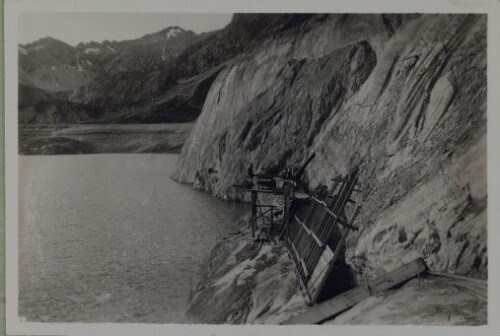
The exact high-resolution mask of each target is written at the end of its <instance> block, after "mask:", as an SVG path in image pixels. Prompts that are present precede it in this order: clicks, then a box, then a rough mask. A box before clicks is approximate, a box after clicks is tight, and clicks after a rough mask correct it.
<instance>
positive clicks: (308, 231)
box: [294, 215, 324, 247]
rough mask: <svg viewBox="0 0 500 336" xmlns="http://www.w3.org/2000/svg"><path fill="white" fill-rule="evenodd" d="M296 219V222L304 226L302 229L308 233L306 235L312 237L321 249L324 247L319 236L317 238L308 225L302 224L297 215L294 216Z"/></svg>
mask: <svg viewBox="0 0 500 336" xmlns="http://www.w3.org/2000/svg"><path fill="white" fill-rule="evenodd" d="M294 217H295V220H296V221H297V222H298V223H299V224H300V225H301V226H302V228H303V229H304V231H306V233H307V234H308V235H309V236H311V237H312V238H313V239H314V241H315V242H316V244H317V245H318V246H319V247H323V245H324V244H323V242H322V241H321V240H320V239H319V238H318V236H316V234H315V233H314V232H313V231H311V230H310V229H309V228H308V227H307V225H305V224H304V222H302V221H301V220H300V219H299V217H297V215H295V216H294Z"/></svg>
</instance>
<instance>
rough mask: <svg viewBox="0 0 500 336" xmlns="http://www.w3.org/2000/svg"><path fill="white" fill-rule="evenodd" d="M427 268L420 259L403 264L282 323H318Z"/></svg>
mask: <svg viewBox="0 0 500 336" xmlns="http://www.w3.org/2000/svg"><path fill="white" fill-rule="evenodd" d="M426 270H427V265H426V264H425V262H424V261H423V260H422V259H421V258H418V259H415V260H414V261H412V262H410V263H408V264H406V265H403V266H401V267H399V268H397V269H395V270H394V271H392V272H389V273H386V274H384V275H382V276H380V277H378V278H376V279H373V280H371V281H370V282H369V284H367V285H361V286H358V287H356V288H354V289H351V290H349V291H347V292H344V293H342V294H340V295H337V296H335V297H334V298H332V299H330V300H328V301H325V302H323V303H320V304H318V305H316V306H313V307H311V308H310V309H308V310H306V311H305V312H303V313H302V314H300V315H298V316H295V317H292V318H290V319H288V320H286V321H285V322H283V323H282V324H319V323H322V322H325V321H327V320H329V319H331V318H332V317H334V316H336V315H338V314H340V313H342V312H343V311H345V310H347V309H349V308H351V307H352V306H354V305H356V304H358V303H360V302H361V301H364V300H365V299H367V298H369V297H370V296H371V295H373V294H376V293H380V292H383V291H385V290H388V289H390V288H392V287H394V286H396V285H398V284H401V283H403V282H405V281H408V280H410V279H411V278H414V277H416V276H418V275H419V274H421V273H423V272H425V271H426Z"/></svg>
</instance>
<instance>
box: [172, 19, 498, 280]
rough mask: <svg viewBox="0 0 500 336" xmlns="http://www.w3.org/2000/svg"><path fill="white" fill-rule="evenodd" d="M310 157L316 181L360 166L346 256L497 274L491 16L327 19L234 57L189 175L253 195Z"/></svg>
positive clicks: (310, 175) (187, 166) (375, 269)
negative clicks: (358, 201) (245, 184)
mask: <svg viewBox="0 0 500 336" xmlns="http://www.w3.org/2000/svg"><path fill="white" fill-rule="evenodd" d="M311 152H315V153H316V158H315V159H314V160H313V161H312V163H311V164H310V165H309V166H308V168H307V170H306V176H305V179H306V182H307V184H308V186H309V188H310V189H314V188H317V187H320V186H322V185H327V186H328V185H330V183H331V181H330V179H331V178H332V177H334V176H336V175H338V174H345V173H347V172H348V171H349V170H350V169H352V168H353V167H356V166H359V167H360V170H361V180H362V181H363V182H364V187H363V190H364V195H363V211H362V213H361V215H360V217H359V220H358V221H357V223H356V224H357V225H359V226H360V227H362V230H361V232H360V233H352V234H351V235H350V237H349V239H348V248H347V251H346V257H347V262H348V263H349V265H350V266H351V267H352V269H353V270H354V271H355V273H357V274H358V275H359V276H361V277H365V276H376V275H377V274H379V273H383V272H385V271H387V270H390V269H394V268H395V267H397V266H399V265H400V264H401V263H403V262H407V261H409V260H411V259H413V258H415V257H416V256H423V257H424V258H425V260H426V262H427V263H428V265H429V267H430V268H431V269H433V270H439V271H446V272H454V273H460V274H468V275H473V276H477V277H483V278H484V277H486V276H487V263H488V262H487V260H488V259H487V246H486V204H487V194H486V16H481V15H422V16H416V15H407V16H406V15H403V16H402V15H321V16H313V17H311V18H309V19H307V20H305V21H304V22H302V23H300V25H298V26H297V27H296V28H293V29H288V30H285V31H283V32H279V31H278V32H275V33H273V36H271V37H269V38H268V39H266V40H264V41H262V42H261V43H260V44H257V45H255V46H254V47H253V48H252V49H250V50H249V51H247V52H246V53H244V54H242V55H240V56H238V57H237V58H235V59H233V60H232V61H230V62H228V63H227V64H226V66H225V68H224V69H223V70H222V71H221V73H220V74H219V75H218V77H217V78H216V79H215V81H214V83H213V84H212V86H211V88H210V91H209V93H208V96H207V99H206V101H205V104H204V106H203V110H202V113H201V115H200V117H199V119H198V120H197V123H196V125H195V127H194V130H193V132H192V133H191V135H190V137H189V138H188V140H187V143H186V144H185V146H184V148H183V150H182V154H181V158H180V160H179V165H178V168H177V171H176V173H175V175H174V178H176V179H177V180H179V181H182V182H189V183H194V184H195V186H197V187H199V188H203V189H207V190H211V191H212V192H213V193H214V194H215V195H217V196H220V197H225V198H242V196H243V195H242V194H241V192H239V191H238V190H237V189H235V188H234V187H233V185H234V184H241V183H242V181H243V180H244V178H245V174H246V169H247V167H248V165H249V163H250V162H253V163H254V166H255V170H256V171H257V172H262V173H274V172H278V171H279V170H281V169H282V168H283V167H285V166H290V165H297V164H299V163H300V161H301V160H302V159H303V158H304V157H306V156H307V155H309V154H310V153H311Z"/></svg>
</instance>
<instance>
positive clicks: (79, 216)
mask: <svg viewBox="0 0 500 336" xmlns="http://www.w3.org/2000/svg"><path fill="white" fill-rule="evenodd" d="M176 160H177V155H174V154H98V155H67V156H66V155H62V156H20V157H19V166H20V168H19V170H20V172H19V173H20V177H19V179H20V181H19V185H20V209H19V216H20V223H19V256H20V258H19V286H20V289H19V316H22V317H24V318H26V319H27V320H28V321H50V322H75V321H81V322H149V323H167V322H188V321H187V319H186V317H185V316H184V310H185V308H186V304H187V298H188V295H189V291H190V288H191V285H192V281H193V276H194V274H195V272H196V271H197V269H198V267H199V265H200V262H201V261H202V260H203V259H204V258H205V257H206V256H207V255H208V254H209V252H210V250H211V248H212V247H213V246H214V245H215V244H216V243H217V242H218V241H219V240H220V239H222V237H223V236H225V235H227V234H228V233H230V232H233V231H234V230H235V229H236V223H237V222H238V219H239V218H240V216H241V214H242V212H243V211H244V210H245V209H246V206H243V205H241V204H234V203H228V202H224V201H222V200H219V199H216V198H214V197H212V196H211V195H209V194H207V193H204V192H200V191H196V190H193V189H192V188H191V187H190V186H186V185H182V184H179V183H177V182H174V181H172V180H171V179H170V178H169V176H170V175H171V173H172V171H173V169H174V165H175V161H176Z"/></svg>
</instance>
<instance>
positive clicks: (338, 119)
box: [6, 1, 498, 332]
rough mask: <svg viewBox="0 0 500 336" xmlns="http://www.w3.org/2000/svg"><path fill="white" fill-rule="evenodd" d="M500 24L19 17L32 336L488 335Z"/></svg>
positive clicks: (21, 211)
mask: <svg viewBox="0 0 500 336" xmlns="http://www.w3.org/2000/svg"><path fill="white" fill-rule="evenodd" d="M42 2H43V1H42ZM82 2H83V1H82ZM136 3H139V2H136ZM489 20H490V18H489V15H488V14H487V13H481V12H477V11H476V12H475V11H471V12H468V13H466V12H463V11H460V12H457V13H441V12H436V13H433V12H428V11H426V12H422V13H419V12H411V13H409V12H408V13H405V12H401V13H397V12H393V11H387V12H385V11H380V12H373V13H371V12H366V13H357V12H348V13H345V12H333V11H332V12H322V11H318V12H294V11H289V12H288V11H282V12H274V13H273V12H266V11H265V10H264V11H260V12H244V11H242V12H238V11H232V12H227V11H224V10H222V11H220V12H213V11H211V12H200V11H197V12H187V11H180V12H175V11H173V10H172V9H171V8H170V9H168V8H166V9H165V10H164V11H157V12H140V11H137V12H131V11H126V12H125V11H120V10H119V8H117V9H116V11H112V12H110V11H109V10H108V11H95V10H92V8H90V7H89V10H87V11H76V10H75V11H58V10H56V8H54V10H49V9H46V10H44V11H22V12H18V13H17V17H16V18H15V22H16V27H15V31H16V32H17V33H16V36H15V41H16V45H17V50H16V58H17V63H16V64H17V67H16V68H14V69H11V71H12V72H16V75H17V82H12V83H8V82H6V85H9V86H12V87H15V92H16V93H17V100H14V101H15V102H17V105H15V106H14V107H12V108H9V106H7V110H6V115H11V117H10V118H12V119H13V120H15V123H16V124H15V126H14V127H15V130H14V131H15V134H16V138H15V139H14V140H15V143H16V145H17V146H16V147H15V149H14V150H15V153H14V154H15V155H13V156H12V157H13V158H14V159H13V160H16V162H17V163H16V168H15V171H16V174H17V181H16V185H17V193H16V194H15V203H14V204H16V205H17V206H16V207H15V208H14V209H13V208H12V207H8V209H9V211H17V216H16V217H15V218H16V223H8V225H12V226H11V227H12V229H11V230H13V231H12V232H16V234H17V237H16V239H15V243H12V244H15V245H14V246H15V247H16V255H17V259H11V258H9V257H8V259H7V263H8V264H9V263H11V260H16V261H15V264H16V265H15V266H13V267H14V271H13V272H10V273H11V274H12V273H15V279H16V283H15V284H14V285H13V286H15V287H13V288H15V293H14V294H8V295H14V297H15V298H16V301H15V304H14V305H13V306H11V307H14V309H15V312H14V314H15V315H16V316H17V318H16V319H17V321H16V324H24V323H26V324H28V325H29V324H30V323H35V325H42V326H43V325H52V324H57V325H58V324H61V323H62V324H63V325H68V326H70V325H72V324H73V323H84V324H92V325H97V326H98V325H99V324H103V323H104V324H109V323H113V324H115V323H116V324H121V323H127V324H141V325H142V324H154V325H169V324H180V325H249V324H251V325H256V324H259V325H260V324H264V325H274V326H278V325H285V326H291V325H322V326H323V327H324V328H329V327H331V328H334V326H339V325H344V326H345V325H349V326H352V325H358V326H360V325H365V326H366V325H374V326H390V325H400V326H486V325H488V323H489V322H491V321H489V319H488V313H489V309H488V306H489V302H488V301H489V300H488V283H489V281H488V273H489V272H488V254H489V252H488V234H489V230H488V219H489V216H488V207H490V206H492V205H491V204H488V203H489V202H488V187H489V185H488V183H487V171H488V169H487V162H488V156H487V136H488V131H487V130H488V122H489V114H488V113H487V110H488V101H487V97H488V95H489V94H491V95H495V92H493V93H492V92H489V89H488V67H489V64H490V63H491V62H498V61H497V60H494V59H492V58H491V57H488V34H489V32H488V25H489ZM488 61H489V62H490V63H488ZM9 99H12V98H9ZM6 127H7V126H6ZM14 131H13V132H14ZM488 146H495V144H492V143H489V144H488ZM7 160H9V159H8V158H6V161H7ZM493 207H494V205H493ZM7 239H11V238H7ZM491 242H492V243H494V241H493V240H492V241H491ZM8 272H9V271H8ZM8 288H9V287H8ZM8 291H9V289H8ZM8 306H9V302H8ZM8 324H9V321H7V325H8ZM54 330H58V329H54ZM61 330H62V329H61ZM325 330H328V329H325ZM332 330H334V329H332ZM469 331H472V332H473V331H474V329H472V330H469Z"/></svg>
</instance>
